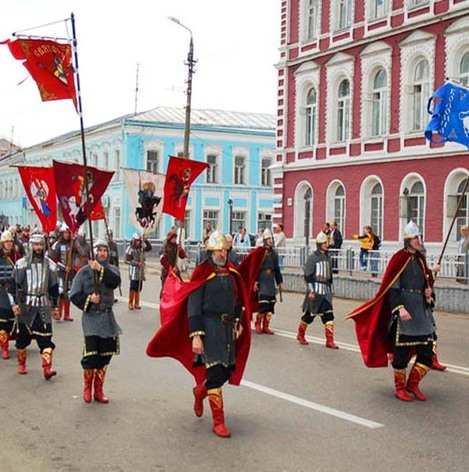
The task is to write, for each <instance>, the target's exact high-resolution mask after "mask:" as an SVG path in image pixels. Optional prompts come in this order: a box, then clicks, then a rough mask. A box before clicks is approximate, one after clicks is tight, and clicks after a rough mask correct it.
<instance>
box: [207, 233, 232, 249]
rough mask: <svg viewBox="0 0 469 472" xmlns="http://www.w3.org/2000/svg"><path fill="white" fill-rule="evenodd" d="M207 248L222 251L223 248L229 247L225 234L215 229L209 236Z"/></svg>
mask: <svg viewBox="0 0 469 472" xmlns="http://www.w3.org/2000/svg"><path fill="white" fill-rule="evenodd" d="M206 249H207V250H208V251H220V250H222V249H228V243H227V242H226V238H225V235H224V234H223V233H221V232H220V231H218V230H216V231H214V232H213V233H212V234H211V235H210V237H209V238H208V241H207V245H206Z"/></svg>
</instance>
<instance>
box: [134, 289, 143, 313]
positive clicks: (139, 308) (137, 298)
mask: <svg viewBox="0 0 469 472" xmlns="http://www.w3.org/2000/svg"><path fill="white" fill-rule="evenodd" d="M134 308H135V309H136V310H141V309H142V307H141V306H140V292H139V291H138V290H137V291H136V292H135V305H134Z"/></svg>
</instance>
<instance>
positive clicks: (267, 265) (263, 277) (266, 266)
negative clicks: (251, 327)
mask: <svg viewBox="0 0 469 472" xmlns="http://www.w3.org/2000/svg"><path fill="white" fill-rule="evenodd" d="M254 251H261V252H262V251H264V253H265V255H264V261H263V263H262V265H261V267H260V270H259V274H258V276H257V281H256V283H255V285H254V291H256V292H257V296H258V301H259V308H258V312H257V315H256V321H255V327H256V333H257V334H262V333H264V334H274V332H273V331H272V330H271V329H270V322H271V320H272V316H273V315H274V313H275V303H276V302H277V288H278V290H279V292H280V297H281V296H282V283H283V277H282V272H281V270H280V265H279V261H278V254H277V252H276V251H275V250H274V248H273V237H272V233H271V232H270V229H268V228H266V229H265V230H264V246H263V247H260V248H257V249H254Z"/></svg>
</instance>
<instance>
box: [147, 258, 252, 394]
mask: <svg viewBox="0 0 469 472" xmlns="http://www.w3.org/2000/svg"><path fill="white" fill-rule="evenodd" d="M226 267H227V268H228V269H229V271H230V273H231V274H232V275H233V278H234V280H235V281H236V285H237V292H238V294H239V295H240V296H241V300H242V304H243V306H245V307H246V309H245V311H244V312H243V316H242V319H241V324H242V326H243V333H242V335H241V336H240V337H239V338H238V339H237V340H236V348H235V352H236V369H235V371H234V372H233V373H232V374H231V377H230V380H229V382H230V383H231V384H233V385H239V384H240V383H241V379H242V377H243V373H244V369H245V367H246V363H247V360H248V355H249V349H250V347H251V323H250V320H251V312H250V310H249V303H248V296H247V293H246V289H245V285H244V281H243V279H242V278H241V276H240V274H239V273H238V271H237V270H236V268H235V267H234V266H233V265H232V264H230V263H228V264H226ZM214 275H215V271H214V267H213V266H212V264H211V263H210V262H209V261H205V262H204V263H202V264H200V265H199V266H197V267H196V268H195V270H194V272H193V273H192V276H191V279H190V281H188V282H185V281H182V280H180V279H179V278H178V277H176V276H175V275H174V272H173V271H172V270H171V271H170V272H169V275H168V278H167V279H166V281H165V284H164V289H163V296H162V298H161V301H160V318H161V328H160V329H159V330H158V331H157V332H156V334H155V335H154V336H153V338H152V339H151V340H150V342H149V343H148V346H147V351H146V352H147V355H148V356H150V357H172V358H173V359H176V360H178V361H179V362H180V363H181V364H182V365H183V366H184V367H185V368H186V369H187V370H188V371H189V372H190V373H191V374H192V375H193V376H194V378H195V381H196V383H197V384H199V383H202V382H203V381H204V380H205V367H204V366H197V367H194V365H193V361H194V353H193V352H192V340H191V339H190V338H189V318H188V316H187V299H188V297H189V295H190V294H191V293H192V292H193V291H194V290H196V289H197V288H199V287H200V286H201V285H203V284H204V283H205V282H207V280H208V279H209V278H211V277H213V276H214Z"/></svg>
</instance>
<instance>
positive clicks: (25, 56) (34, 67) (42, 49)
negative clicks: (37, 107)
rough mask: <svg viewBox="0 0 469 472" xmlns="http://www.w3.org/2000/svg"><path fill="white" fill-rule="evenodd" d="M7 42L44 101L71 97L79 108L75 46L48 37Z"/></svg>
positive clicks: (5, 42)
mask: <svg viewBox="0 0 469 472" xmlns="http://www.w3.org/2000/svg"><path fill="white" fill-rule="evenodd" d="M0 44H6V45H7V46H8V47H9V49H10V52H11V54H12V55H13V57H14V58H15V59H17V60H19V61H23V66H24V67H25V68H26V69H27V70H28V72H29V73H30V74H31V77H32V78H33V79H34V81H35V82H36V84H37V87H38V89H39V93H40V95H41V99H42V101H49V100H64V99H71V100H73V103H74V105H75V108H77V94H76V90H75V77H74V68H73V65H72V47H71V45H70V43H61V42H58V41H51V40H47V39H23V38H21V39H16V40H14V41H10V40H9V39H8V40H6V41H2V42H0Z"/></svg>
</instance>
